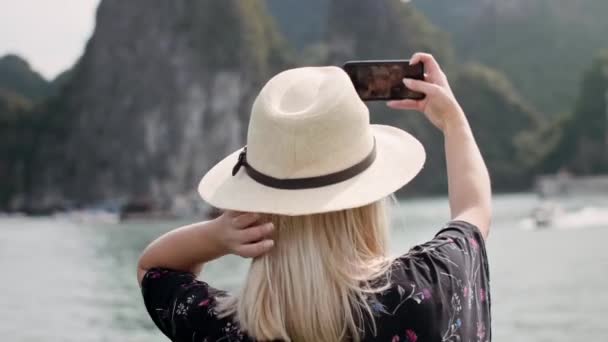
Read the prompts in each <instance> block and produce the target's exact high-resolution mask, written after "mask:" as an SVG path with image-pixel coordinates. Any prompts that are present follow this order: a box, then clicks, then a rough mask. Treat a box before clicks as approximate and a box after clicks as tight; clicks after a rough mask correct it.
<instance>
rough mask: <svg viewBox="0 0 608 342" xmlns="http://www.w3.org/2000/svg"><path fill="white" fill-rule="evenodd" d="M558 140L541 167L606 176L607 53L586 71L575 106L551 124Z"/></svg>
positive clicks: (607, 128) (548, 169)
mask: <svg viewBox="0 0 608 342" xmlns="http://www.w3.org/2000/svg"><path fill="white" fill-rule="evenodd" d="M551 131H552V133H553V134H554V135H558V136H559V141H558V142H557V143H556V144H555V147H554V149H553V150H552V151H551V152H550V153H548V155H547V158H546V160H545V161H544V163H543V165H542V167H543V171H545V172H555V171H557V170H559V169H561V168H563V169H566V170H568V171H570V172H574V173H576V174H598V173H604V174H605V173H608V50H605V51H602V52H601V53H600V54H599V55H598V56H597V57H596V58H595V59H594V61H593V63H591V66H589V67H588V68H587V70H586V71H585V74H584V78H583V84H582V86H581V89H580V91H579V95H578V99H577V101H576V105H575V107H574V110H573V112H572V113H571V114H564V115H562V116H561V117H559V118H558V119H557V120H556V121H555V122H553V123H552V126H551Z"/></svg>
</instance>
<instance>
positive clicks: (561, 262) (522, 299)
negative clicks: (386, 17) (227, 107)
mask: <svg viewBox="0 0 608 342" xmlns="http://www.w3.org/2000/svg"><path fill="white" fill-rule="evenodd" d="M494 201H495V204H494V211H495V215H494V224H493V229H492V232H491V236H490V239H489V241H488V244H487V247H488V253H489V259H490V273H491V287H492V288H491V291H492V300H493V303H492V320H493V322H492V323H493V324H492V328H493V337H494V338H493V341H498V342H503V341H504V342H508V341H518V342H526V341H530V342H532V341H534V342H542V341H551V342H560V341H564V342H566V341H567V342H572V341H608V323H607V320H608V248H607V242H608V217H607V214H608V196H604V197H581V196H578V197H572V196H570V197H568V198H564V199H560V200H559V201H558V202H559V204H560V205H562V206H563V207H564V208H565V209H566V214H564V215H565V216H563V217H562V218H563V219H559V220H558V221H556V222H555V226H554V227H552V228H547V229H540V230H537V229H533V224H532V222H530V220H529V219H528V217H529V216H530V214H531V212H532V210H533V209H534V208H535V207H537V206H538V204H539V200H538V199H537V198H536V196H535V195H532V194H515V195H499V196H495V199H494ZM448 213H449V210H448V202H447V198H445V197H436V198H424V199H413V200H407V201H402V202H400V203H399V205H398V206H397V207H395V208H394V209H393V216H394V224H393V226H394V228H393V237H392V239H391V243H392V251H393V253H394V254H399V253H404V252H406V251H407V250H408V249H409V248H410V247H411V246H412V245H414V244H416V243H420V242H423V241H425V240H427V239H431V238H432V237H433V234H434V233H435V232H436V231H437V230H438V229H439V228H440V227H441V226H442V225H443V224H444V223H445V222H446V221H447V220H448V217H449V216H448ZM577 215H578V216H577ZM183 223H187V222H128V223H120V224H102V223H97V224H92V223H87V224H84V223H78V222H74V221H71V220H67V219H58V218H27V217H3V218H0V341H11V342H16V341H19V342H21V341H24V342H25V341H28V342H29V341H32V342H33V341H36V342H39V341H51V342H52V341H62V342H63V341H70V342H71V341H78V342H85V341H118V342H122V341H126V342H130V341H132V342H136V341H137V342H139V341H142V342H143V341H146V342H154V341H167V339H166V338H164V337H163V336H162V335H161V334H160V333H159V332H158V331H157V329H156V328H155V326H154V325H153V323H152V321H151V320H150V319H149V318H148V316H147V314H146V311H145V309H144V306H143V303H142V299H141V295H140V292H139V288H138V286H137V283H136V279H135V263H136V260H137V257H138V255H139V253H140V252H141V251H142V249H143V248H144V247H145V246H146V245H147V244H148V243H149V242H150V241H151V240H152V239H154V238H155V237H156V236H158V235H160V234H162V233H163V232H166V231H168V230H170V229H172V228H174V227H177V226H179V225H180V224H183ZM247 266H248V263H247V261H246V260H243V259H239V258H237V257H226V258H223V259H220V260H218V261H215V262H212V263H210V264H208V265H207V266H206V267H205V269H204V271H203V274H202V277H203V278H204V279H205V280H206V281H208V282H210V283H211V284H212V285H214V286H216V287H220V288H227V289H236V288H238V287H239V283H240V281H241V280H242V279H243V277H244V274H245V272H246V270H247ZM420 342H424V341H420Z"/></svg>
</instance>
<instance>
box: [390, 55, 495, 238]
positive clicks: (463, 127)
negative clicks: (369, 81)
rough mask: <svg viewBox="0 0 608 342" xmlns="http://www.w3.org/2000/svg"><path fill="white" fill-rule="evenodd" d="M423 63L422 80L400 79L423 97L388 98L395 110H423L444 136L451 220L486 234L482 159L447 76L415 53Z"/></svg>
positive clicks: (488, 207) (486, 182)
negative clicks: (463, 222) (423, 73)
mask: <svg viewBox="0 0 608 342" xmlns="http://www.w3.org/2000/svg"><path fill="white" fill-rule="evenodd" d="M418 62H422V63H424V67H425V69H426V72H427V73H428V74H427V75H426V77H425V81H418V80H410V79H406V80H404V82H405V85H406V86H407V87H408V88H409V89H411V90H414V91H418V92H421V93H424V94H426V97H425V98H424V99H423V100H418V101H416V100H400V101H390V102H388V103H387V104H388V106H389V107H392V108H396V109H412V110H417V111H420V112H423V113H424V114H425V115H426V117H427V118H428V119H429V120H430V121H431V122H432V123H433V124H434V125H435V126H437V128H439V129H440V130H441V131H442V132H443V135H444V137H445V156H446V164H447V171H448V193H449V199H450V211H451V216H452V219H454V220H462V221H467V222H469V223H472V224H473V225H475V226H477V228H479V230H480V231H481V233H482V234H483V236H484V237H487V236H488V232H489V229H490V222H491V217H492V201H491V197H492V190H491V185H490V177H489V175H488V170H487V169H486V165H485V163H484V161H483V158H482V156H481V153H480V152H479V148H478V147H477V143H476V142H475V138H474V137H473V132H472V131H471V127H470V126H469V124H468V122H467V118H466V116H465V114H464V112H463V111H462V109H461V108H460V105H459V104H458V101H456V98H455V97H454V94H453V93H452V89H450V85H449V83H448V79H447V77H446V76H445V74H444V73H443V71H442V70H441V68H440V67H439V64H438V63H437V61H435V58H433V56H431V55H429V54H425V53H417V54H415V55H414V56H413V57H412V59H411V63H418Z"/></svg>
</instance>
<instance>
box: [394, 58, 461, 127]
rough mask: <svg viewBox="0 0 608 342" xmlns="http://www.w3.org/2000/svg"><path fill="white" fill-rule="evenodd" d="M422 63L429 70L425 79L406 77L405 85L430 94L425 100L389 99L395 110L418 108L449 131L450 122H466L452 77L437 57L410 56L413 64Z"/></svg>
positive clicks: (433, 121)
mask: <svg viewBox="0 0 608 342" xmlns="http://www.w3.org/2000/svg"><path fill="white" fill-rule="evenodd" d="M419 62H422V63H423V64H424V70H425V81H420V80H415V79H409V78H408V79H404V80H403V81H404V83H405V86H406V87H407V88H408V89H410V90H414V91H417V92H420V93H424V94H425V95H426V97H425V98H424V99H423V100H411V99H406V100H397V101H389V102H387V105H388V106H389V107H391V108H394V109H407V110H417V111H419V112H423V113H424V114H425V115H426V117H427V118H428V119H429V120H430V121H431V122H432V123H433V125H435V126H436V127H437V128H439V129H440V130H441V131H442V132H444V133H445V130H446V128H447V127H449V126H450V125H454V124H457V125H459V124H462V123H466V118H465V116H464V113H463V111H462V109H461V108H460V105H459V104H458V101H456V98H455V97H454V93H452V89H451V88H450V84H449V83H448V79H447V77H446V76H445V73H444V72H443V70H441V67H440V66H439V64H438V63H437V61H436V60H435V58H434V57H433V56H432V55H430V54H427V53H416V54H414V55H413V56H412V58H411V59H410V64H417V63H419Z"/></svg>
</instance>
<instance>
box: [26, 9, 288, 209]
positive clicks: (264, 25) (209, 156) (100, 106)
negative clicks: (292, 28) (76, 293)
mask: <svg viewBox="0 0 608 342" xmlns="http://www.w3.org/2000/svg"><path fill="white" fill-rule="evenodd" d="M281 44H282V43H281V39H280V37H279V35H278V34H277V32H276V31H275V29H274V25H273V22H272V20H271V19H270V18H269V17H268V16H267V14H266V11H265V9H264V3H263V2H257V1H240V0H223V1H189V0H173V1H161V0H154V1H150V0H133V1H119V0H103V1H102V2H101V4H100V6H99V8H98V11H97V23H96V28H95V31H94V33H93V36H92V38H91V39H90V41H89V42H88V44H87V47H86V50H85V53H84V55H83V56H82V57H81V59H80V60H79V62H78V64H77V65H76V66H75V68H74V70H73V71H72V75H71V79H70V80H69V81H68V82H67V84H65V86H64V88H63V91H62V93H61V94H60V96H59V97H58V98H56V99H55V100H53V101H51V102H50V103H49V104H48V108H47V113H46V115H47V118H46V122H45V125H46V126H47V127H50V129H49V130H48V132H45V134H44V136H43V137H41V139H42V143H41V144H40V148H39V151H38V157H37V167H35V168H34V169H33V171H32V174H31V179H32V180H31V183H32V189H33V191H32V192H31V194H32V195H33V196H30V199H29V202H30V204H31V205H33V206H37V207H44V206H47V205H56V204H57V203H65V204H66V205H69V204H70V203H72V204H77V205H81V204H84V205H87V204H94V203H99V201H103V200H110V201H116V200H119V201H145V202H148V203H152V204H153V205H154V206H155V207H159V208H169V207H171V206H172V205H173V204H174V199H175V198H176V197H180V196H193V194H194V193H195V189H196V186H197V182H198V180H199V178H200V177H201V176H202V175H203V174H204V173H205V171H206V170H207V169H208V168H209V167H210V166H211V165H212V164H213V163H215V162H216V161H217V160H218V159H219V158H220V157H221V156H224V155H225V154H227V153H228V152H230V151H232V150H234V149H236V148H238V147H239V146H241V145H242V144H243V141H244V137H245V131H246V127H245V125H246V122H247V118H248V116H249V111H250V106H251V103H252V100H253V97H254V96H255V94H256V93H257V91H258V90H259V86H260V85H261V84H262V82H263V81H264V80H265V79H267V78H268V77H269V76H270V75H271V73H272V72H273V71H274V70H276V69H277V68H280V67H281V65H282V64H283V63H284V61H283V57H282V49H281Z"/></svg>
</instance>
